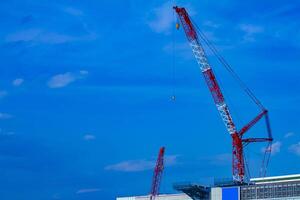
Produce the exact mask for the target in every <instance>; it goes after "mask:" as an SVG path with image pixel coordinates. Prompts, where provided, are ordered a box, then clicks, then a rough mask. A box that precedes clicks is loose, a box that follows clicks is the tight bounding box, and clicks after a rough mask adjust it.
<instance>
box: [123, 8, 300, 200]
mask: <svg viewBox="0 0 300 200" xmlns="http://www.w3.org/2000/svg"><path fill="white" fill-rule="evenodd" d="M174 10H175V12H176V13H177V18H178V23H177V24H176V28H177V29H179V27H180V24H181V27H182V29H183V30H184V32H185V35H186V37H187V40H188V42H189V44H190V46H191V49H192V52H193V54H194V56H195V59H196V61H197V63H198V65H199V68H200V71H201V73H202V74H203V76H204V80H205V82H206V85H207V86H208V89H209V91H210V93H211V95H212V97H213V101H214V103H215V105H216V107H217V110H218V112H219V114H220V116H221V118H222V120H223V122H224V124H225V127H226V129H227V131H228V133H229V134H230V136H231V139H232V179H231V180H229V181H218V182H215V183H214V184H213V185H211V186H203V185H199V184H175V185H174V189H175V190H177V191H178V192H180V194H170V195H158V191H159V185H160V181H161V177H162V171H163V168H164V167H163V166H164V160H163V156H164V150H165V149H164V148H161V150H160V153H159V156H158V160H157V164H156V167H155V169H154V175H153V182H152V187H151V191H150V194H149V195H148V196H136V197H122V198H117V200H146V199H147V200H148V199H150V200H190V199H194V200H250V199H261V200H267V199H273V200H275V199H280V200H296V199H297V200H300V174H298V175H286V176H274V177H265V175H266V169H267V166H268V163H269V158H270V155H271V149H272V141H273V137H272V133H271V127H270V123H269V117H268V110H267V109H266V108H265V107H264V106H263V105H262V103H261V102H260V101H259V100H258V98H257V97H255V96H254V94H253V92H252V91H251V90H250V89H249V88H248V87H247V86H246V84H245V83H244V82H243V81H242V80H241V78H239V77H238V75H237V74H236V73H235V72H234V71H233V69H232V68H231V66H230V65H229V64H228V63H227V62H226V60H225V59H224V58H223V57H222V56H221V55H220V54H219V52H218V50H217V48H216V47H215V46H213V45H212V43H211V42H210V41H209V40H208V39H207V38H206V36H205V35H204V34H203V32H202V31H201V30H199V28H198V26H197V25H196V24H194V21H193V20H192V19H191V18H190V16H189V14H188V13H187V11H186V9H185V8H182V7H177V6H176V7H174ZM203 44H205V45H206V46H207V47H208V48H209V49H210V50H211V51H212V53H213V54H214V55H215V56H216V58H217V59H218V60H219V61H220V63H221V64H222V65H223V66H224V67H225V68H226V70H227V71H228V72H229V73H230V74H231V75H232V76H233V78H234V79H236V81H237V82H238V83H239V85H240V86H241V88H242V89H243V90H244V92H245V93H246V94H247V95H248V96H249V97H250V99H251V100H252V101H253V102H254V104H255V105H256V106H257V108H258V113H257V114H256V115H255V116H254V117H252V120H250V121H249V122H247V123H246V124H242V126H241V128H240V129H238V126H237V124H236V123H235V122H236V121H235V120H233V117H232V115H231V112H230V109H229V106H228V104H227V103H226V101H225V97H224V95H223V92H222V90H221V87H220V86H219V83H218V81H217V78H216V76H215V74H214V71H213V69H212V67H211V65H210V63H209V62H208V58H207V56H206V52H205V49H204V47H203ZM262 119H264V122H265V130H266V134H264V135H262V136H261V137H255V138H253V137H251V138H249V137H248V138H245V136H246V135H247V134H246V133H247V132H248V131H249V130H250V129H252V127H254V126H255V125H256V124H257V123H258V122H259V121H263V120H262ZM260 132H262V131H260ZM251 143H266V147H265V148H264V151H265V152H264V157H263V159H262V165H261V174H260V177H262V178H252V179H251V178H250V177H247V173H246V170H245V169H246V165H247V163H246V162H245V158H244V150H245V149H244V147H245V146H247V145H249V144H251Z"/></svg>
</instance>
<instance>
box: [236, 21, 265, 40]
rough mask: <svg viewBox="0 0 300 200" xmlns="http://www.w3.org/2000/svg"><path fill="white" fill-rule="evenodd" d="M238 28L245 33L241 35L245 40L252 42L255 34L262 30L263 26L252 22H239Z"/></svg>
mask: <svg viewBox="0 0 300 200" xmlns="http://www.w3.org/2000/svg"><path fill="white" fill-rule="evenodd" d="M239 28H240V30H242V31H243V32H244V33H245V34H244V37H243V39H244V41H245V42H254V41H255V35H257V34H259V33H262V32H264V28H263V27H262V26H258V25H253V24H240V25H239Z"/></svg>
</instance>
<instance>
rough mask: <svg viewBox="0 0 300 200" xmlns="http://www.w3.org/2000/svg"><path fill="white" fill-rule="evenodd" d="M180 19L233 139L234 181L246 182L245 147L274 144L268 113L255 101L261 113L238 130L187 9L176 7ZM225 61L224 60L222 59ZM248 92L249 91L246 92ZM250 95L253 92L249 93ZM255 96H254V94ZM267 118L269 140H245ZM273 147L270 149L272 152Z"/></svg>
mask: <svg viewBox="0 0 300 200" xmlns="http://www.w3.org/2000/svg"><path fill="white" fill-rule="evenodd" d="M174 9H175V11H176V13H177V15H178V18H179V20H180V22H181V24H182V27H183V29H184V31H185V34H186V37H187V39H188V41H189V43H190V46H191V48H192V51H193V53H194V56H195V58H196V60H197V63H198V64H199V67H200V70H201V72H202V74H203V75H204V79H205V81H206V84H207V86H208V88H209V90H210V92H211V94H212V97H213V100H214V102H215V105H216V107H217V109H218V111H219V114H220V116H221V118H222V120H223V122H224V124H225V126H226V129H227V131H228V132H229V133H230V135H231V137H232V147H233V150H232V174H233V180H234V181H237V182H244V176H245V163H244V157H243V147H244V145H247V144H249V143H252V142H272V140H273V139H272V136H271V131H270V128H269V127H270V126H269V121H268V111H267V110H266V109H265V108H264V107H263V106H262V105H261V104H260V102H259V101H258V100H257V99H255V101H256V103H257V104H258V105H259V107H260V108H261V113H260V114H259V115H258V116H257V117H255V118H254V119H253V120H252V121H250V122H249V123H248V124H246V125H245V126H244V127H243V128H242V129H241V130H240V131H238V130H237V128H236V125H235V123H234V121H233V118H232V116H231V114H230V112H229V108H228V105H227V104H226V101H225V98H224V96H223V94H222V91H221V89H220V86H219V84H218V82H217V79H216V77H215V75H214V72H213V70H212V68H211V66H210V64H209V62H208V59H207V56H206V54H205V51H204V48H203V47H202V45H201V43H200V40H199V38H198V35H197V32H196V29H195V26H194V25H193V23H192V21H191V19H190V17H189V15H188V13H187V11H186V10H185V8H180V7H177V6H175V7H174ZM221 59H223V58H221ZM246 92H247V91H246ZM248 92H249V93H250V94H252V93H251V91H250V90H249V91H248ZM252 95H253V94H252ZM264 116H265V118H266V123H267V130H268V133H269V135H268V138H249V139H243V135H244V133H245V132H247V131H248V130H249V129H250V128H251V127H252V126H254V125H255V124H256V123H257V122H258V121H259V120H260V119H261V118H262V117H264ZM270 148H271V145H270V146H269V147H268V150H270Z"/></svg>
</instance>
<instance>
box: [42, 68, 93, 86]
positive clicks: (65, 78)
mask: <svg viewBox="0 0 300 200" xmlns="http://www.w3.org/2000/svg"><path fill="white" fill-rule="evenodd" d="M84 72H85V73H82V71H80V72H79V73H72V72H66V73H64V74H57V75H55V76H53V77H51V79H50V80H49V81H48V86H49V87H50V88H61V87H65V86H67V85H69V84H70V83H72V82H74V81H76V80H79V79H82V78H85V77H86V76H87V75H88V72H87V71H84Z"/></svg>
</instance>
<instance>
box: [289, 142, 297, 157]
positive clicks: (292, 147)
mask: <svg viewBox="0 0 300 200" xmlns="http://www.w3.org/2000/svg"><path fill="white" fill-rule="evenodd" d="M289 150H290V152H292V153H294V154H296V155H298V156H300V142H298V143H297V144H293V145H291V146H290V147H289Z"/></svg>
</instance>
